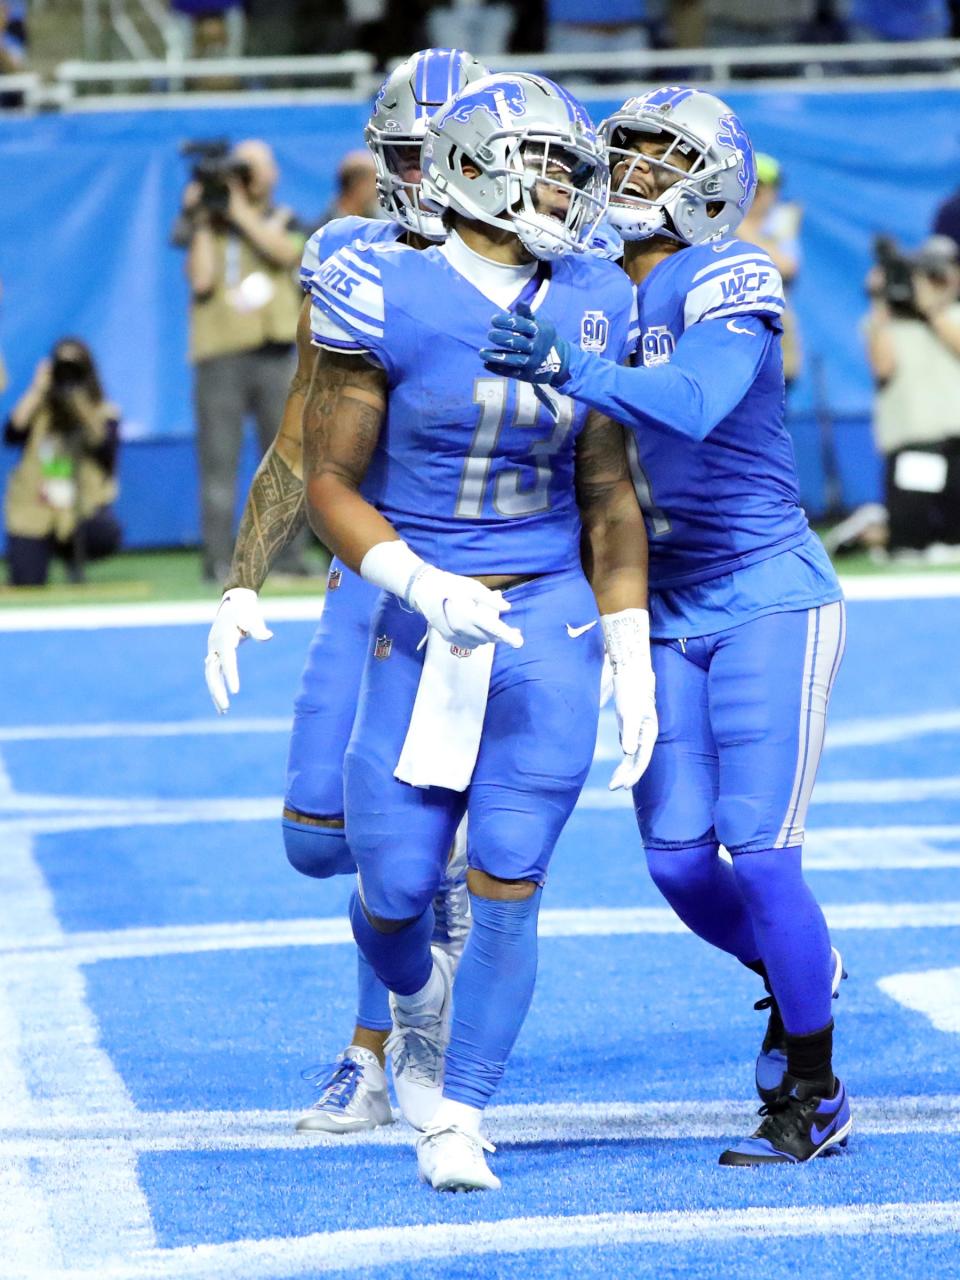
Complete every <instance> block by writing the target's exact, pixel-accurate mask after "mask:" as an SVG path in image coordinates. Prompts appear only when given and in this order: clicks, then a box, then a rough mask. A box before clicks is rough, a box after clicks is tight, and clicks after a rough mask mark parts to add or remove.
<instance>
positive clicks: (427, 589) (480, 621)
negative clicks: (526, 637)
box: [407, 564, 523, 649]
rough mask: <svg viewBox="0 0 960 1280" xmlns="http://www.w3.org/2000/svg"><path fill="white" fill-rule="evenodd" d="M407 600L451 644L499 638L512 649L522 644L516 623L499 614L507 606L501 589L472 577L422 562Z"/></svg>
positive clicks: (466, 644)
mask: <svg viewBox="0 0 960 1280" xmlns="http://www.w3.org/2000/svg"><path fill="white" fill-rule="evenodd" d="M407 600H408V602H409V603H410V604H411V605H413V607H414V608H415V609H417V610H418V611H419V612H420V613H422V614H423V616H424V617H425V618H426V620H427V622H429V624H430V626H431V627H435V628H436V629H437V631H439V632H440V634H441V635H442V636H443V638H444V640H448V641H449V642H450V643H451V644H455V645H458V646H459V647H460V648H463V649H476V648H477V646H478V645H481V644H489V643H490V642H491V641H492V642H497V641H499V642H500V643H502V644H508V645H510V647H511V648H512V649H519V648H520V647H521V646H522V645H523V636H522V635H521V634H520V632H519V631H518V630H517V628H516V627H511V626H508V625H507V623H505V622H503V621H502V620H501V618H500V615H501V613H506V612H507V611H508V610H509V608H510V601H509V600H508V599H507V598H506V597H505V596H504V594H503V592H502V591H491V590H490V588H489V587H485V586H484V585H483V583H482V582H477V581H476V580H475V579H474V578H465V577H462V576H461V575H460V574H458V573H446V572H445V571H444V570H443V569H436V568H434V567H433V565H428V564H425V565H423V567H422V568H421V569H420V570H419V571H418V573H417V575H416V577H415V578H414V580H413V582H412V583H411V585H410V587H409V589H408V591H407Z"/></svg>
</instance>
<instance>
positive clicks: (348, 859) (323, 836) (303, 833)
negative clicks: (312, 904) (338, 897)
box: [283, 818, 357, 880]
mask: <svg viewBox="0 0 960 1280" xmlns="http://www.w3.org/2000/svg"><path fill="white" fill-rule="evenodd" d="M283 844H284V848H285V849H286V851H287V860H288V861H289V863H290V865H291V866H292V867H293V868H294V870H296V871H299V872H300V873H301V875H305V876H314V877H315V878H316V879H318V880H326V879H327V877H328V876H342V875H352V874H353V873H354V872H355V871H356V869H357V864H356V862H354V860H353V854H352V853H351V852H350V849H349V847H348V846H347V838H346V835H345V834H344V830H343V827H317V826H314V825H313V823H306V822H294V821H293V820H292V819H291V818H284V819H283Z"/></svg>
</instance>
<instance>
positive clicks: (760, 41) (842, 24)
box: [0, 0, 960, 105]
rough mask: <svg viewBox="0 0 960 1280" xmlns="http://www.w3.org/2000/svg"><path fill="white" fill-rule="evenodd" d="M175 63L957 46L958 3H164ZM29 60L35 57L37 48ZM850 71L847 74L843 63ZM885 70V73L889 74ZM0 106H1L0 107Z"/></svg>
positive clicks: (2, 61)
mask: <svg viewBox="0 0 960 1280" xmlns="http://www.w3.org/2000/svg"><path fill="white" fill-rule="evenodd" d="M167 4H168V9H169V17H168V25H167V30H166V32H165V41H166V47H167V54H168V55H169V56H171V57H174V58H180V57H196V58H216V57H237V56H241V55H244V54H247V55H254V56H256V55H263V56H282V55H299V54H302V55H309V54H335V53H342V52H345V51H347V50H355V49H364V50H368V51H369V52H371V53H372V54H373V55H374V57H375V58H376V60H377V64H378V66H379V67H383V66H385V65H386V64H387V63H388V62H390V60H391V59H394V58H399V57H402V56H405V55H406V54H407V53H408V52H409V50H410V49H411V48H416V47H418V46H422V47H427V46H431V45H432V46H456V47H460V48H468V49H471V50H473V51H474V52H476V53H477V54H478V55H480V56H484V57H487V58H490V57H495V56H496V55H497V54H503V53H539V52H543V51H548V52H552V53H553V52H556V53H559V52H567V53H603V52H610V51H621V50H629V49H648V48H649V49H683V48H736V49H740V50H741V51H742V50H744V49H749V48H753V47H758V46H762V45H771V44H785V43H796V42H801V43H804V44H808V43H810V44H822V43H827V42H829V43H836V42H844V41H850V42H865V41H869V42H873V41H911V40H926V39H939V38H948V37H957V36H960V0H910V3H909V4H905V3H902V2H901V0H790V3H789V4H788V3H770V0H593V3H591V4H584V3H583V2H582V0H322V3H318V2H317V0H167ZM27 18H28V13H27V4H26V0H0V75H3V74H11V73H13V72H17V71H21V70H24V69H26V67H27V64H28V53H27ZM37 52H38V55H39V54H40V52H41V51H40V50H39V49H38V51H37ZM850 69H851V70H856V69H857V68H856V66H855V65H851V68H850ZM896 69H897V67H896V66H895V65H891V67H890V68H889V70H894V71H895V70H896ZM0 105H2V100H0Z"/></svg>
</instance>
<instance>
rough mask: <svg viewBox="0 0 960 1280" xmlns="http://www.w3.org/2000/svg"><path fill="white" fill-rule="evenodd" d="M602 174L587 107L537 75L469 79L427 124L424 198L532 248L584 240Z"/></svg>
mask: <svg viewBox="0 0 960 1280" xmlns="http://www.w3.org/2000/svg"><path fill="white" fill-rule="evenodd" d="M465 167H469V168H470V169H471V170H473V172H471V173H467V172H465ZM608 184H609V173H608V171H607V165H606V158H605V155H604V150H603V145H602V143H601V141H600V139H599V137H598V135H597V132H596V130H595V129H594V127H593V124H592V123H591V120H590V117H589V116H588V115H587V113H586V111H585V110H584V108H583V107H582V106H581V104H580V103H579V102H578V101H577V100H576V98H574V97H572V96H571V95H570V94H569V93H567V91H566V90H565V89H561V88H560V86H559V85H557V84H554V83H553V81H552V80H546V79H544V78H543V77H541V76H532V75H521V74H517V75H513V74H502V75H492V76H487V77H486V79H484V80H478V81H477V82H476V83H474V84H471V85H468V86H467V88H466V89H464V90H463V91H462V92H460V93H458V94H457V96H456V97H455V98H454V99H453V101H452V102H448V103H447V105H446V106H445V107H444V108H443V110H442V111H438V112H437V114H436V115H435V116H434V117H433V119H432V120H431V122H430V124H429V125H428V127H427V134H426V138H425V139H424V143H423V199H424V200H426V201H428V202H429V203H430V204H431V205H434V206H435V207H437V208H439V209H444V208H446V209H452V210H453V211H454V212H456V213H459V214H461V215H463V216H464V217H466V218H474V219H476V220H477V221H479V222H484V223H486V224H487V225H488V226H491V227H500V228H502V229H504V230H507V231H512V232H514V233H515V234H516V235H517V236H519V238H520V240H521V241H522V242H523V244H524V245H525V246H526V247H527V249H529V251H530V252H531V253H532V254H533V255H534V256H535V257H537V258H544V259H551V258H559V257H562V256H563V255H564V254H565V253H569V252H570V251H571V250H581V249H584V248H585V247H586V245H587V244H588V243H589V240H590V237H591V235H592V234H593V230H594V228H595V227H596V225H597V223H598V222H599V221H600V219H601V217H602V216H603V211H604V208H605V206H606V199H607V187H608Z"/></svg>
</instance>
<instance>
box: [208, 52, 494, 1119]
mask: <svg viewBox="0 0 960 1280" xmlns="http://www.w3.org/2000/svg"><path fill="white" fill-rule="evenodd" d="M486 74H487V72H486V68H485V67H483V66H482V65H481V64H480V63H479V62H478V61H477V60H476V59H475V58H474V57H472V56H471V55H470V54H468V53H465V52H464V51H463V50H459V49H426V50H423V51H421V52H419V53H416V54H413V55H411V57H410V58H408V59H407V60H406V61H405V62H404V63H402V64H401V65H400V66H399V67H397V68H396V70H395V71H393V72H392V73H391V75H389V76H388V77H387V79H386V80H385V81H384V83H383V85H382V87H381V89H380V92H379V93H378V95H377V98H376V101H375V103H374V107H373V112H372V114H371V117H370V121H369V123H368V125H367V128H366V140H367V144H368V146H369V147H370V149H371V151H372V153H373V156H374V160H375V163H376V166H377V188H378V192H379V196H380V203H381V206H382V208H383V211H384V213H386V214H387V220H375V219H370V218H338V219H336V220H335V221H334V222H330V223H327V224H326V225H325V226H323V227H321V228H320V229H319V230H318V231H316V232H314V234H313V235H312V236H311V238H310V240H309V241H308V243H307V245H306V248H305V250H304V254H303V262H302V266H301V283H302V284H303V285H304V288H305V289H309V287H310V283H311V281H312V280H313V277H314V274H315V273H316V272H317V271H318V270H319V269H320V266H321V264H322V263H323V262H324V261H325V260H326V259H327V258H328V257H330V256H331V255H332V254H334V253H336V251H337V250H338V249H340V248H341V247H342V246H344V245H348V244H350V243H351V242H352V241H354V240H356V239H358V238H361V239H363V240H364V241H365V242H366V243H372V242H374V241H385V242H395V241H402V242H403V243H405V244H408V245H411V246H412V247H414V248H424V247H426V246H427V245H428V244H432V243H436V242H439V241H442V240H443V239H445V237H446V231H445V229H444V227H443V223H442V221H441V219H440V217H439V215H438V214H436V213H430V212H428V211H427V210H425V209H424V208H423V207H422V206H421V203H420V193H419V185H420V149H421V145H422V142H423V134H424V130H425V128H426V123H427V119H428V117H429V115H430V114H431V112H433V111H436V110H437V108H438V107H439V106H441V105H442V104H443V103H444V102H446V101H447V99H448V98H450V97H451V96H452V95H453V94H454V93H455V92H457V90H459V89H461V88H463V87H464V85H467V84H469V83H471V82H472V81H474V80H477V79H479V78H480V77H481V76H484V75H486ZM316 353H317V349H316V347H314V346H313V344H312V342H311V337H310V301H309V298H307V299H305V300H304V306H303V309H302V312H301V319H300V326H299V331H298V357H299V359H298V367H297V371H296V374H295V376H294V379H293V382H292V383H291V386H290V391H289V394H288V398H287V404H286V409H285V412H284V415H283V419H282V421H281V423H280V428H279V431H278V434H277V437H276V440H275V441H274V442H273V444H272V446H271V447H270V449H269V450H268V452H267V454H266V456H265V457H264V459H263V461H262V462H261V464H260V467H259V469H258V471H257V474H256V476H255V478H254V481H253V484H252V486H251V489H250V494H249V496H248V498H247V503H246V507H245V510H244V513H243V518H242V520H241V523H240V529H239V532H238V534H237V541H236V546H235V549H234V555H233V563H232V566H231V571H230V579H229V581H228V582H227V584H226V589H225V591H224V595H223V599H222V600H221V603H220V607H219V609H218V611H217V617H216V619H215V621H214V624H213V626H212V627H211V630H210V637H209V640H208V654H207V661H206V676H207V683H208V686H209V689H210V693H211V695H212V697H213V701H214V704H215V705H216V707H217V709H218V710H219V711H221V712H225V711H226V710H227V707H228V705H229V693H234V694H235V693H237V692H238V689H239V677H238V671H237V654H236V650H237V646H238V644H239V643H240V641H241V640H242V639H244V638H245V637H246V636H252V637H253V638H254V639H256V640H266V639H268V638H269V637H270V634H271V633H270V631H269V630H268V629H267V627H266V624H265V622H264V620H263V614H262V612H261V610H260V604H259V600H258V596H257V593H258V591H259V589H260V587H261V586H262V585H263V582H264V580H265V578H266V576H267V573H268V572H269V569H270V565H271V563H272V562H273V560H274V559H275V557H276V555H277V554H278V553H279V551H280V550H281V549H282V548H283V547H284V546H285V545H286V544H287V543H288V541H289V540H290V538H292V537H293V536H294V534H295V533H296V532H297V531H298V530H299V529H300V528H301V527H302V525H303V523H304V521H305V518H306V517H305V512H304V504H303V479H302V432H301V426H302V416H303V405H304V399H305V395H306V390H307V387H308V386H309V383H310V378H311V375H312V373H313V366H314V363H315V359H316ZM377 595H378V592H377V590H376V588H375V587H372V586H370V585H369V584H368V583H365V582H363V581H362V580H361V579H360V578H359V577H357V575H356V574H354V573H352V572H351V571H350V570H349V569H348V568H346V567H345V566H344V565H343V564H341V563H340V562H339V561H337V560H334V561H333V563H332V564H331V566H330V572H329V574H328V577H327V596H326V602H325V605H324V610H323V615H322V618H321V621H320V624H319V626H318V628H317V631H316V634H315V636H314V638H313V641H312V642H311V645H310V651H309V653H308V656H307V661H306V665H305V667H304V671H303V676H302V680H301V686H300V691H299V693H298V695H297V698H296V701H295V704H294V719H293V731H292V735H291V739H290V747H289V753H288V761H287V786H286V795H285V799H284V806H283V839H284V844H285V847H286V851H287V856H288V858H289V860H290V862H291V864H292V865H293V866H294V867H295V868H296V869H297V870H298V871H300V872H302V873H303V874H304V875H308V876H313V877H316V878H321V879H323V878H326V877H328V876H332V875H337V874H353V873H355V871H356V863H355V862H354V860H353V857H352V855H351V852H350V849H349V846H348V844H347V841H346V838H345V835H344V824H343V756H344V751H345V750H346V745H347V740H348V738H349V735H350V729H351V727H352V725H353V718H354V714H355V712H356V705H357V695H358V690H359V685H360V675H361V672H362V669H363V663H364V659H365V657H366V652H367V631H368V629H369V624H370V615H371V612H372V609H373V605H374V603H375V601H376V599H377ZM228 691H229V693H228ZM435 914H436V930H435V934H434V941H435V943H436V944H437V945H438V946H441V947H444V948H445V949H446V950H447V951H448V952H450V954H451V955H452V956H453V957H454V958H456V957H457V956H458V955H459V952H460V950H461V949H462V947H463V942H464V940H465V936H466V931H467V929H468V928H469V906H468V903H467V890H466V865H465V848H464V846H463V837H462V835H460V834H458V837H457V841H456V843H455V847H454V856H453V858H452V859H451V862H450V864H449V866H448V869H447V876H446V878H445V880H444V882H443V883H442V885H441V887H440V891H439V892H438V894H437V899H436V902H435ZM390 1027H391V1020H390V1010H389V1007H388V1004H387V990H386V987H384V985H383V983H382V982H381V981H380V980H379V978H377V976H376V974H375V973H374V972H373V970H372V968H371V967H370V966H369V964H367V962H366V961H365V960H364V958H363V956H362V954H360V955H358V1006H357V1017H356V1025H355V1028H354V1031H353V1035H352V1037H351V1042H350V1045H349V1046H348V1047H347V1049H345V1050H344V1052H343V1053H342V1054H341V1055H340V1057H339V1059H338V1060H337V1062H336V1063H334V1064H333V1065H332V1067H331V1068H329V1069H323V1070H321V1071H320V1072H319V1073H318V1075H317V1086H318V1097H317V1101H316V1103H315V1104H314V1105H313V1106H312V1107H311V1108H310V1109H309V1110H308V1111H306V1112H305V1113H304V1114H303V1115H302V1116H301V1117H300V1119H299V1121H298V1128H301V1129H322V1130H326V1131H328V1132H331V1133H351V1132H355V1131H356V1130H359V1129H372V1128H376V1127H377V1126H379V1125H381V1124H389V1123H390V1122H391V1121H392V1119H393V1114H392V1111H391V1108H390V1100H389V1096H388V1093H387V1082H386V1076H385V1074H384V1065H385V1062H384V1046H385V1041H386V1040H387V1036H388V1034H389V1031H390Z"/></svg>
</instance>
